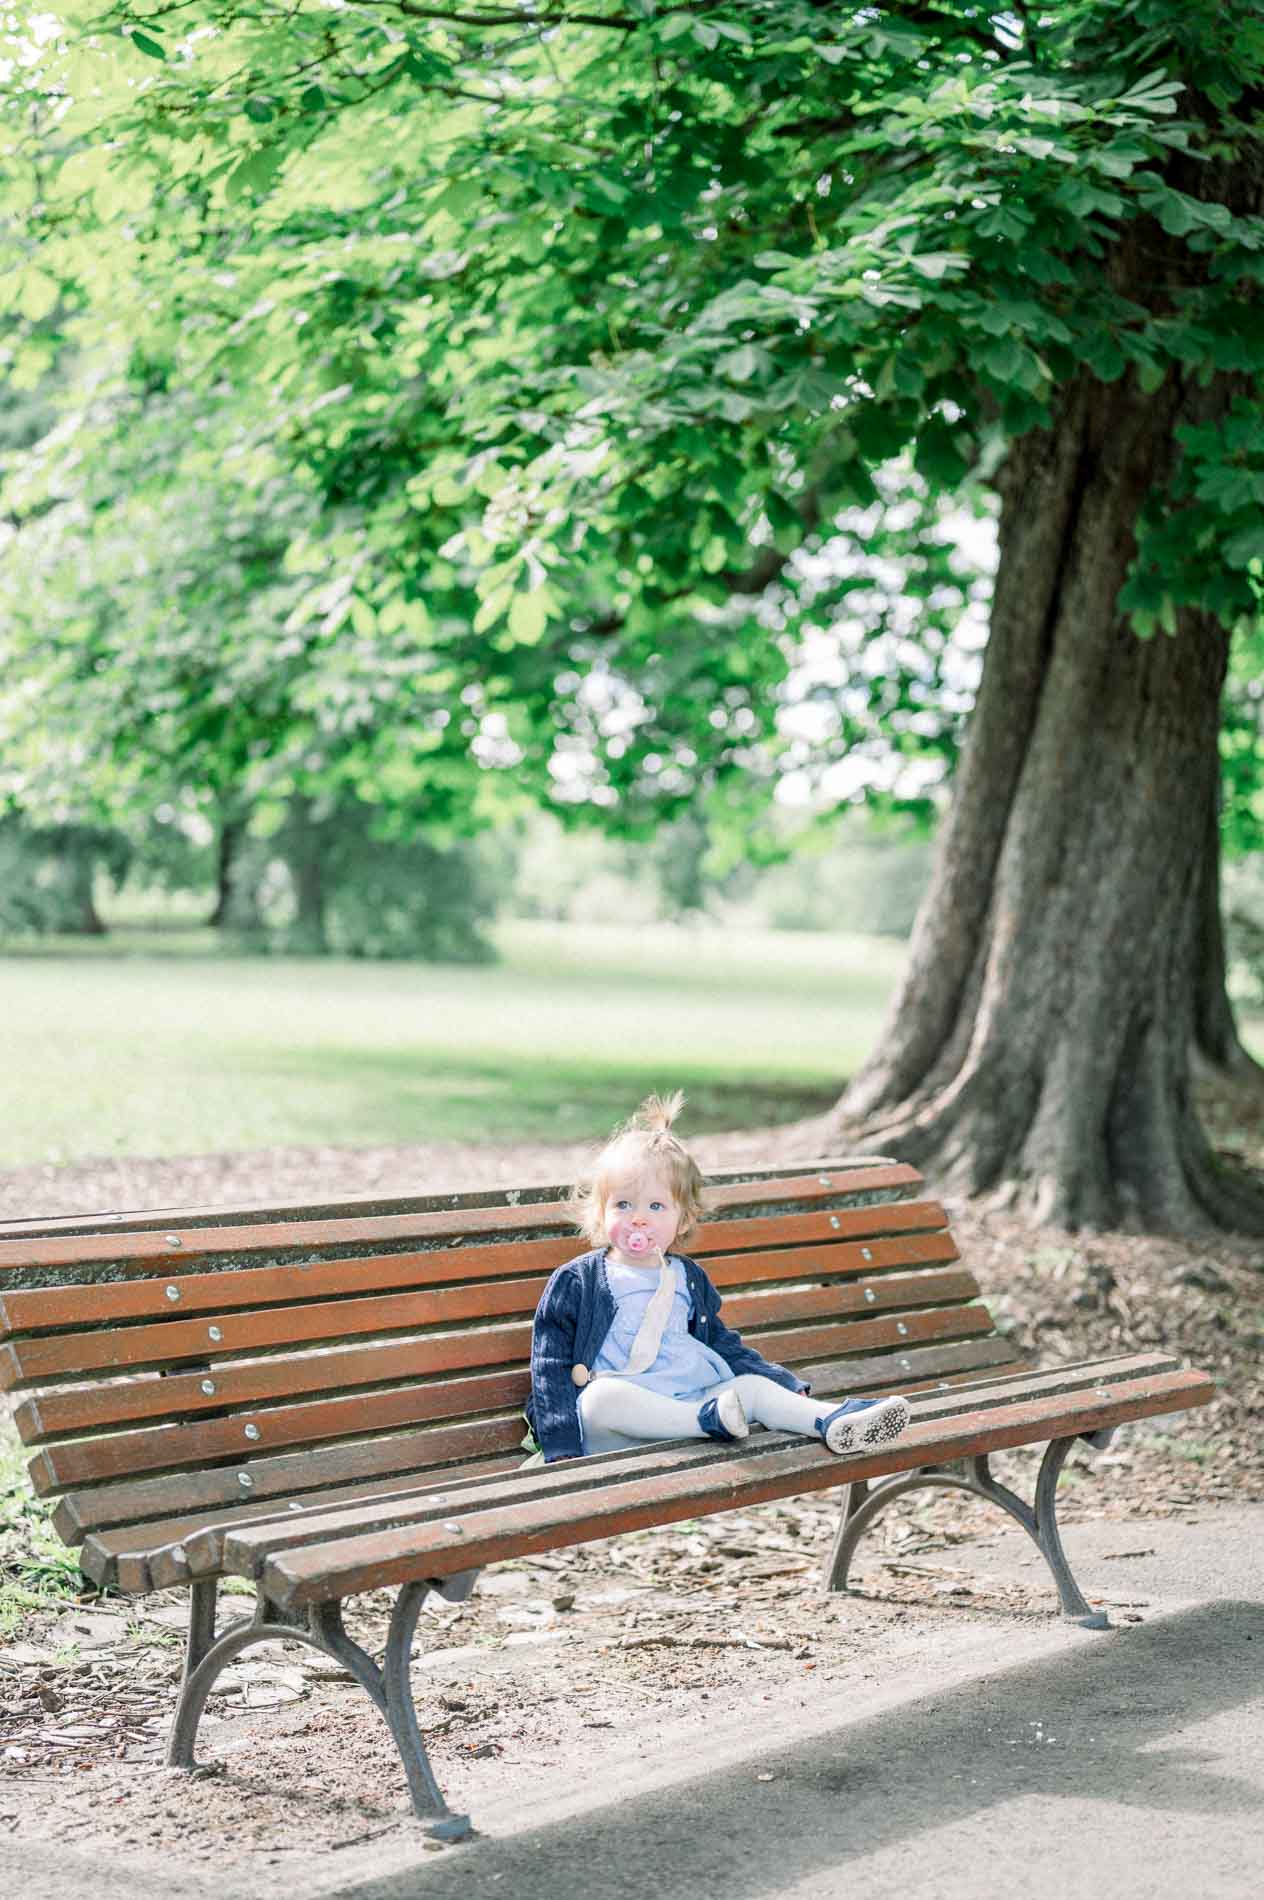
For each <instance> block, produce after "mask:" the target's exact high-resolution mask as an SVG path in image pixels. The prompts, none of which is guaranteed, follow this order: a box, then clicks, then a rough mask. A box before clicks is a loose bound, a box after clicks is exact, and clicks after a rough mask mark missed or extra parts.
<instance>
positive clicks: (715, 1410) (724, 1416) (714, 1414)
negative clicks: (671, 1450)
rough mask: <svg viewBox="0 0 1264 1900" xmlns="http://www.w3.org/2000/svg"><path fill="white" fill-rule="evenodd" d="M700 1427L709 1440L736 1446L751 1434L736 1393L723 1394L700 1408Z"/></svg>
mask: <svg viewBox="0 0 1264 1900" xmlns="http://www.w3.org/2000/svg"><path fill="white" fill-rule="evenodd" d="M698 1427H699V1430H700V1431H701V1432H702V1433H703V1434H704V1436H705V1437H707V1438H719V1439H721V1440H722V1441H723V1442H724V1443H725V1444H726V1445H735V1444H737V1442H738V1440H739V1439H742V1438H745V1437H747V1436H748V1434H749V1432H750V1426H749V1425H748V1424H747V1422H746V1413H745V1410H744V1409H743V1406H742V1401H741V1400H740V1399H739V1398H738V1396H737V1393H736V1392H721V1393H719V1394H717V1396H716V1397H715V1398H713V1399H707V1401H706V1402H705V1404H703V1405H700V1406H699V1407H698Z"/></svg>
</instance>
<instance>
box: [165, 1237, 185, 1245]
mask: <svg viewBox="0 0 1264 1900" xmlns="http://www.w3.org/2000/svg"><path fill="white" fill-rule="evenodd" d="M166 1241H167V1245H168V1246H169V1247H183V1245H184V1242H183V1241H182V1240H181V1238H180V1236H179V1234H168V1235H167V1236H166Z"/></svg>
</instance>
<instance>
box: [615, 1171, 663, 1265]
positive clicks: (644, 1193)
mask: <svg viewBox="0 0 1264 1900" xmlns="http://www.w3.org/2000/svg"><path fill="white" fill-rule="evenodd" d="M602 1224H603V1226H604V1227H605V1230H606V1239H607V1241H608V1242H609V1243H610V1253H611V1256H612V1258H613V1259H615V1260H617V1261H618V1262H619V1264H620V1265H621V1266H625V1267H656V1266H657V1265H658V1256H659V1254H660V1253H666V1252H667V1249H668V1248H669V1247H670V1246H671V1244H672V1242H673V1240H675V1238H676V1229H677V1228H678V1227H679V1226H680V1204H679V1202H678V1201H676V1199H675V1198H674V1196H673V1194H672V1191H671V1184H670V1182H669V1181H668V1178H667V1176H666V1174H665V1173H663V1172H662V1171H661V1170H659V1169H658V1168H652V1167H646V1168H641V1169H638V1170H637V1172H636V1173H634V1174H622V1175H614V1176H612V1178H611V1179H610V1181H609V1182H608V1183H607V1185H606V1198H605V1201H604V1202H603V1204H602Z"/></svg>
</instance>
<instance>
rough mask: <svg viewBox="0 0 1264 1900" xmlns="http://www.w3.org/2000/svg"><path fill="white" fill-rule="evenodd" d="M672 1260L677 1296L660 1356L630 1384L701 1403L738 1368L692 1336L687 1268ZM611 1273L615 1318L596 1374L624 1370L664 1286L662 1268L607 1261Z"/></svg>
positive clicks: (608, 1274) (672, 1257) (671, 1257)
mask: <svg viewBox="0 0 1264 1900" xmlns="http://www.w3.org/2000/svg"><path fill="white" fill-rule="evenodd" d="M667 1259H668V1262H669V1264H670V1265H671V1266H672V1267H673V1268H674V1269H675V1274H676V1297H675V1299H674V1300H673V1301H672V1304H671V1312H670V1313H669V1314H668V1316H667V1324H666V1326H664V1328H663V1337H662V1341H661V1343H660V1345H659V1348H658V1357H657V1358H656V1359H655V1361H654V1363H653V1365H652V1366H650V1367H649V1369H648V1371H646V1372H633V1373H629V1374H628V1375H627V1376H628V1383H629V1385H639V1386H644V1388H645V1390H646V1391H647V1392H661V1393H663V1395H664V1396H665V1397H667V1398H669V1399H701V1398H702V1397H703V1396H704V1395H705V1394H706V1393H708V1392H710V1391H711V1389H712V1388H713V1387H714V1386H716V1385H719V1384H722V1383H724V1382H726V1381H728V1380H730V1379H732V1377H733V1368H732V1366H730V1365H729V1364H728V1362H727V1360H724V1359H721V1357H720V1355H719V1353H718V1352H712V1350H711V1348H710V1346H704V1345H703V1343H702V1341H701V1340H700V1339H695V1338H694V1336H693V1334H692V1333H691V1332H690V1331H689V1319H690V1309H691V1304H692V1303H691V1301H690V1297H689V1288H688V1285H687V1283H686V1280H685V1269H684V1267H683V1265H682V1264H681V1262H680V1260H679V1259H678V1258H677V1256H676V1255H675V1254H668V1256H667ZM605 1272H606V1279H607V1281H608V1282H609V1285H610V1291H611V1293H612V1294H613V1295H614V1302H615V1315H614V1320H613V1322H612V1324H611V1327H610V1331H609V1332H608V1333H607V1334H606V1336H605V1338H604V1339H603V1340H602V1342H601V1350H600V1352H599V1353H598V1354H597V1357H596V1359H595V1360H594V1361H593V1366H592V1370H593V1373H594V1374H596V1373H598V1372H622V1371H623V1368H624V1366H626V1365H627V1363H628V1357H629V1354H630V1353H631V1351H632V1342H633V1340H634V1339H635V1338H636V1335H637V1332H638V1331H639V1329H640V1325H641V1321H642V1319H644V1317H645V1309H646V1307H647V1306H648V1305H649V1303H650V1299H651V1297H652V1295H653V1293H654V1290H655V1288H656V1287H657V1285H658V1268H657V1267H655V1268H654V1270H653V1271H652V1272H650V1273H647V1272H646V1271H645V1270H644V1268H641V1267H623V1266H620V1265H618V1263H617V1262H616V1261H613V1260H611V1259H609V1258H607V1260H606V1263H605Z"/></svg>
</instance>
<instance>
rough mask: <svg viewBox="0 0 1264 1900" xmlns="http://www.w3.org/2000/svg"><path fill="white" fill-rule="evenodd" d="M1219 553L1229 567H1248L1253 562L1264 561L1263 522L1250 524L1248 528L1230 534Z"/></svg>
mask: <svg viewBox="0 0 1264 1900" xmlns="http://www.w3.org/2000/svg"><path fill="white" fill-rule="evenodd" d="M1221 552H1222V554H1223V555H1224V558H1225V560H1226V561H1227V562H1228V564H1229V566H1230V567H1249V566H1250V565H1251V563H1252V562H1253V561H1264V521H1257V522H1252V523H1251V525H1250V527H1248V528H1240V529H1239V530H1238V532H1237V534H1231V535H1230V536H1229V538H1228V540H1227V541H1226V542H1225V543H1224V546H1223V548H1222V549H1221Z"/></svg>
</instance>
